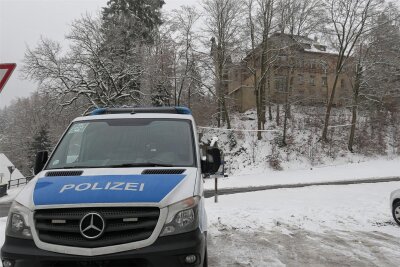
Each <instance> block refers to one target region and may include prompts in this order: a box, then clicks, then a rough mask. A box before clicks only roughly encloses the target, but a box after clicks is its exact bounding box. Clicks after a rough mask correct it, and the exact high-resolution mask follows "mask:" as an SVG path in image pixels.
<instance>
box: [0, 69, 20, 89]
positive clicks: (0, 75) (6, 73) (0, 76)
mask: <svg viewBox="0 0 400 267" xmlns="http://www.w3.org/2000/svg"><path fill="white" fill-rule="evenodd" d="M16 67H17V64H0V93H1V90H3V88H4V86H5V85H6V83H7V81H8V78H10V76H11V73H13V71H14V69H15V68H16Z"/></svg>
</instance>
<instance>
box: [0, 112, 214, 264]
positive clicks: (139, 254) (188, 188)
mask: <svg viewBox="0 0 400 267" xmlns="http://www.w3.org/2000/svg"><path fill="white" fill-rule="evenodd" d="M205 151H206V152H205V153H204V155H201V153H200V148H199V140H198V136H197V134H196V124H195V121H194V119H193V117H192V115H191V111H190V110H189V109H187V108H182V107H176V108H119V109H117V108H105V109H97V110H95V111H93V112H92V113H91V114H90V115H88V116H84V117H80V118H77V119H75V120H74V121H73V122H72V123H71V124H70V126H69V127H68V129H67V131H66V132H65V134H64V135H63V137H62V138H61V140H60V142H59V143H58V145H57V146H56V147H55V149H54V151H53V152H52V154H51V155H50V156H49V154H48V152H40V153H38V154H37V156H36V163H35V168H34V171H35V175H36V176H35V178H34V179H33V180H32V181H30V182H29V184H28V185H27V186H26V187H25V188H24V189H23V190H22V191H21V193H20V194H19V195H18V196H17V197H16V199H15V201H14V202H13V204H12V206H11V209H10V213H9V217H8V222H7V229H6V238H5V243H4V246H3V247H2V249H1V257H2V262H3V266H5V267H17V266H30V267H34V266H57V267H58V266H68V267H70V266H115V267H120V266H131V267H139V266H167V267H168V266H171V267H172V266H207V242H206V241H207V216H206V212H205V208H204V195H203V175H204V174H207V175H209V174H213V173H216V172H217V171H218V168H219V167H220V165H221V154H220V151H219V150H218V149H217V148H212V147H209V148H207V149H206V150H205Z"/></svg>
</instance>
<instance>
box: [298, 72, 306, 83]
mask: <svg viewBox="0 0 400 267" xmlns="http://www.w3.org/2000/svg"><path fill="white" fill-rule="evenodd" d="M297 80H298V84H304V76H303V74H297Z"/></svg>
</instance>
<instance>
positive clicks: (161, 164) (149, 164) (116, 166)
mask: <svg viewBox="0 0 400 267" xmlns="http://www.w3.org/2000/svg"><path fill="white" fill-rule="evenodd" d="M135 167H174V165H171V164H164V163H155V162H154V163H153V162H145V163H125V164H118V165H111V166H105V167H103V168H135Z"/></svg>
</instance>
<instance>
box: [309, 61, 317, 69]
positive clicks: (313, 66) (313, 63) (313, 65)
mask: <svg viewBox="0 0 400 267" xmlns="http://www.w3.org/2000/svg"><path fill="white" fill-rule="evenodd" d="M310 67H311V69H313V70H315V69H316V68H317V63H315V61H311V63H310Z"/></svg>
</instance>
